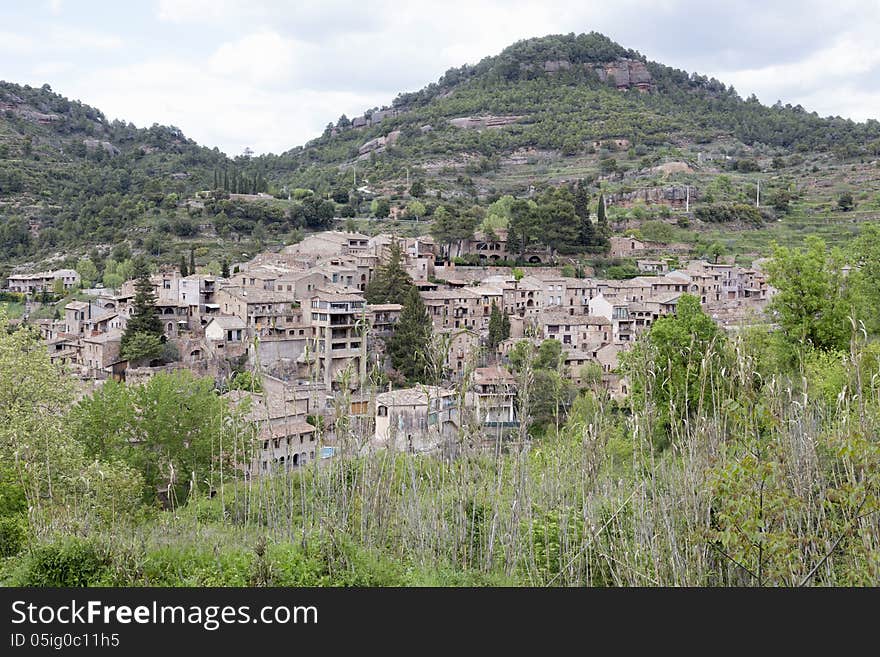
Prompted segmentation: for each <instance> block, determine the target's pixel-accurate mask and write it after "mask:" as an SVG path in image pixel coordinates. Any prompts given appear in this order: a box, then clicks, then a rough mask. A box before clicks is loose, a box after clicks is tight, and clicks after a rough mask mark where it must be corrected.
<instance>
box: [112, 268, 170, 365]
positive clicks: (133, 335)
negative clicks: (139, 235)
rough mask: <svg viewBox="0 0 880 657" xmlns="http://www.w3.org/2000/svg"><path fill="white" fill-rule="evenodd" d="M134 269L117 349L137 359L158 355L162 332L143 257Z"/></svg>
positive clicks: (125, 356) (126, 355) (126, 356)
mask: <svg viewBox="0 0 880 657" xmlns="http://www.w3.org/2000/svg"><path fill="white" fill-rule="evenodd" d="M133 269H134V273H135V275H136V276H137V281H136V282H135V286H134V287H135V297H134V303H133V310H132V314H131V316H130V317H129V318H128V322H127V324H126V326H125V333H123V334H122V341H121V347H120V351H121V354H122V356H123V358H129V359H131V360H134V361H138V360H142V359H146V358H156V357H158V356H159V355H161V352H159V348H160V345H161V340H162V338H163V336H164V332H163V330H162V322H161V320H160V319H159V316H158V314H157V313H156V306H155V303H156V294H155V292H154V290H153V283H152V281H151V280H150V273H149V269H148V268H147V265H146V263H145V262H144V261H143V260H139V261H136V262H135V264H134V267H133Z"/></svg>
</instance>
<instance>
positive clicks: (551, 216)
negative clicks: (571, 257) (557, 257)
mask: <svg viewBox="0 0 880 657" xmlns="http://www.w3.org/2000/svg"><path fill="white" fill-rule="evenodd" d="M537 217H538V228H539V230H540V231H541V233H540V234H541V240H540V241H541V242H542V243H543V244H546V245H547V246H549V247H550V248H551V249H553V250H554V251H558V252H560V253H575V252H577V251H578V250H579V248H578V247H579V243H580V235H579V232H580V231H579V226H578V217H577V215H576V214H575V210H574V203H573V202H572V196H571V192H569V191H568V189H566V188H561V189H557V190H548V191H547V192H546V193H545V194H543V195H542V196H541V198H540V200H539V201H538V210H537Z"/></svg>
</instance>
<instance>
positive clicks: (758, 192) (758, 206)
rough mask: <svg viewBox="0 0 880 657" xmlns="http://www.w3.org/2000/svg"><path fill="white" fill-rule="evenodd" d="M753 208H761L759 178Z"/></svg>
mask: <svg viewBox="0 0 880 657" xmlns="http://www.w3.org/2000/svg"><path fill="white" fill-rule="evenodd" d="M755 207H756V208H760V207H761V179H760V178H758V191H757V193H756V194H755Z"/></svg>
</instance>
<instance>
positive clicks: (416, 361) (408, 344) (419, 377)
mask: <svg viewBox="0 0 880 657" xmlns="http://www.w3.org/2000/svg"><path fill="white" fill-rule="evenodd" d="M432 334H433V327H432V325H431V318H430V317H429V316H428V310H427V309H426V308H425V303H424V302H423V301H422V297H421V296H420V295H419V291H418V290H417V289H416V288H415V287H411V288H410V290H409V292H408V293H407V295H406V298H405V299H404V303H403V311H402V312H401V313H400V320H399V321H398V322H397V326H395V329H394V334H393V335H392V336H391V337H390V338H388V340H387V342H386V344H387V346H388V355H389V356H390V357H391V364H392V366H393V367H394V369H396V370H397V371H398V372H400V373H401V374H402V375H403V376H404V377H405V378H406V380H407V382H409V383H424V382H426V381H427V379H428V376H429V363H430V358H429V357H428V350H429V349H430V345H431V336H432Z"/></svg>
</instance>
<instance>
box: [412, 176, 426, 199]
mask: <svg viewBox="0 0 880 657" xmlns="http://www.w3.org/2000/svg"><path fill="white" fill-rule="evenodd" d="M409 195H410V196H412V197H414V198H421V197H422V196H424V195H425V183H423V182H422V181H421V180H416V181H414V182H413V184H412V185H410V188H409Z"/></svg>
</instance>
